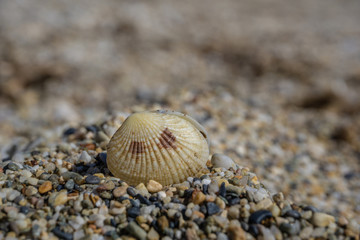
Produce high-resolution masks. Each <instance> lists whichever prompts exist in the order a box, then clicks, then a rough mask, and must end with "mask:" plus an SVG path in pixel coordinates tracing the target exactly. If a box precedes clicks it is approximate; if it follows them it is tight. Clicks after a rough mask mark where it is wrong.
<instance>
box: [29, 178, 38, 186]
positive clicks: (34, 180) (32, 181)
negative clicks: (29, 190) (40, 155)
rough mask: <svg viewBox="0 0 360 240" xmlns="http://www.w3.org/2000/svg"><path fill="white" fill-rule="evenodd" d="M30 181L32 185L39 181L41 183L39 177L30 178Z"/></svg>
mask: <svg viewBox="0 0 360 240" xmlns="http://www.w3.org/2000/svg"><path fill="white" fill-rule="evenodd" d="M27 181H28V183H29V184H30V185H32V186H36V185H37V184H38V183H39V179H37V178H32V177H31V178H28V180H27Z"/></svg>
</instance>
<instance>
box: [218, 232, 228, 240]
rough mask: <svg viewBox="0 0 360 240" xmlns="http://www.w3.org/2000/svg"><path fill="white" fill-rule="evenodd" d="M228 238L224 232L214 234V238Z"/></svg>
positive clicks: (220, 239) (221, 239)
mask: <svg viewBox="0 0 360 240" xmlns="http://www.w3.org/2000/svg"><path fill="white" fill-rule="evenodd" d="M228 239H229V238H228V237H227V236H226V234H225V233H222V232H219V233H218V234H217V236H216V240H228Z"/></svg>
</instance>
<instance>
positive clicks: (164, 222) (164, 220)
mask: <svg viewBox="0 0 360 240" xmlns="http://www.w3.org/2000/svg"><path fill="white" fill-rule="evenodd" d="M157 222H158V224H159V227H160V228H161V230H164V229H165V228H168V227H169V221H168V219H167V218H166V217H165V216H161V217H159V219H158V220H157Z"/></svg>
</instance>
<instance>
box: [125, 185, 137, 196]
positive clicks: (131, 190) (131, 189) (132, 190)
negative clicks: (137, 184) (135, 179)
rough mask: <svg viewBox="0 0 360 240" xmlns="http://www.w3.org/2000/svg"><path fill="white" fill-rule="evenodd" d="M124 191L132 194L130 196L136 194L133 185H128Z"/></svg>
mask: <svg viewBox="0 0 360 240" xmlns="http://www.w3.org/2000/svg"><path fill="white" fill-rule="evenodd" d="M126 192H127V194H129V195H130V196H132V197H135V196H136V191H135V189H134V188H133V187H128V188H127V189H126Z"/></svg>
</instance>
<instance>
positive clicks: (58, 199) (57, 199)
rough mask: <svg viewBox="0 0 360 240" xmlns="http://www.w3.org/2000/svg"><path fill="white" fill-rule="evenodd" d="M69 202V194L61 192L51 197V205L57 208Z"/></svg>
mask: <svg viewBox="0 0 360 240" xmlns="http://www.w3.org/2000/svg"><path fill="white" fill-rule="evenodd" d="M67 200H68V197H67V192H66V191H61V192H54V193H52V194H51V195H50V197H49V204H50V205H52V206H54V207H56V206H59V205H64V204H65V203H66V202H67Z"/></svg>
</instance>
